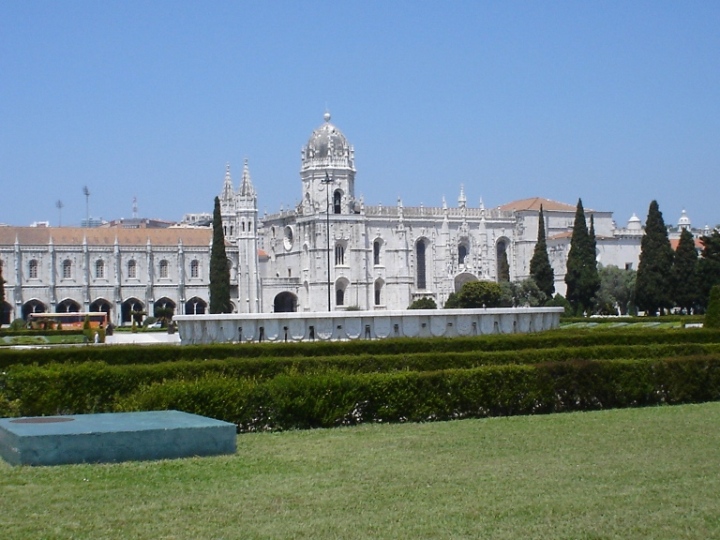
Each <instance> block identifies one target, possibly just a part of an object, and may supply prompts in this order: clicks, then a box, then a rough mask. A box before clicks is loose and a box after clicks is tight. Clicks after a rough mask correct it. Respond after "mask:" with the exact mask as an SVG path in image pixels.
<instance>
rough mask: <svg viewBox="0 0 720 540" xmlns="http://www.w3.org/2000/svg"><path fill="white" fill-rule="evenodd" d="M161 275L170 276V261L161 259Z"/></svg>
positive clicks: (162, 276)
mask: <svg viewBox="0 0 720 540" xmlns="http://www.w3.org/2000/svg"><path fill="white" fill-rule="evenodd" d="M160 277H161V278H166V277H168V262H167V261H166V260H164V259H163V260H162V261H160Z"/></svg>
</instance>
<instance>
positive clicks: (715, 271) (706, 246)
mask: <svg viewBox="0 0 720 540" xmlns="http://www.w3.org/2000/svg"><path fill="white" fill-rule="evenodd" d="M700 242H701V243H702V245H703V250H702V253H701V254H700V256H701V258H700V260H699V261H698V281H699V282H700V298H699V301H700V305H701V306H702V307H705V306H707V305H708V299H709V297H710V290H711V289H712V287H713V286H714V285H720V232H718V230H717V229H716V230H715V231H713V233H712V234H711V235H709V236H703V237H702V238H700Z"/></svg>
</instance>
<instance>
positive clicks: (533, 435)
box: [0, 403, 720, 540]
mask: <svg viewBox="0 0 720 540" xmlns="http://www.w3.org/2000/svg"><path fill="white" fill-rule="evenodd" d="M719 425H720V403H710V404H703V405H686V406H677V407H656V408H645V409H625V410H613V411H603V412H592V413H574V414H557V415H550V416H533V417H512V418H493V419H485V420H464V421H456V422H444V423H441V422H438V423H429V424H412V425H410V424H406V425H364V426H360V427H353V428H342V429H332V430H314V431H297V432H286V433H263V434H246V435H242V436H240V437H239V438H238V453H237V455H235V456H230V457H217V458H196V459H187V460H177V461H163V462H147V463H125V464H116V465H76V466H62V467H46V468H29V467H17V468H13V467H10V466H8V465H6V464H5V463H2V464H0V531H1V532H0V534H2V537H3V538H4V539H7V540H9V539H16V538H17V539H20V538H22V539H25V538H94V539H97V538H178V539H179V538H248V539H252V538H308V539H309V538H312V539H325V538H327V539H338V538H345V539H354V538H357V539H366V538H408V539H413V540H416V539H423V538H428V539H430V538H497V539H517V538H539V539H543V538H547V539H562V538H566V539H600V538H622V539H632V538H637V539H647V538H654V539H673V540H675V539H683V538H684V539H687V538H697V539H707V538H719V537H720V430H719V429H718V426H719Z"/></svg>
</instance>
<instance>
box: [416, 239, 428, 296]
mask: <svg viewBox="0 0 720 540" xmlns="http://www.w3.org/2000/svg"><path fill="white" fill-rule="evenodd" d="M415 254H416V255H417V288H418V289H425V288H426V287H427V281H426V275H425V242H424V241H423V240H419V241H418V243H417V244H415Z"/></svg>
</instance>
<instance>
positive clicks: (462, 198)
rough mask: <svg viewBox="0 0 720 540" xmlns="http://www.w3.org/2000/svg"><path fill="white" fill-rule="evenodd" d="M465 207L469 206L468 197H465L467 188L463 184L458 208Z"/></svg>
mask: <svg viewBox="0 0 720 540" xmlns="http://www.w3.org/2000/svg"><path fill="white" fill-rule="evenodd" d="M465 205H467V197H466V196H465V186H464V185H463V184H460V196H459V197H458V206H459V207H460V208H465Z"/></svg>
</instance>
